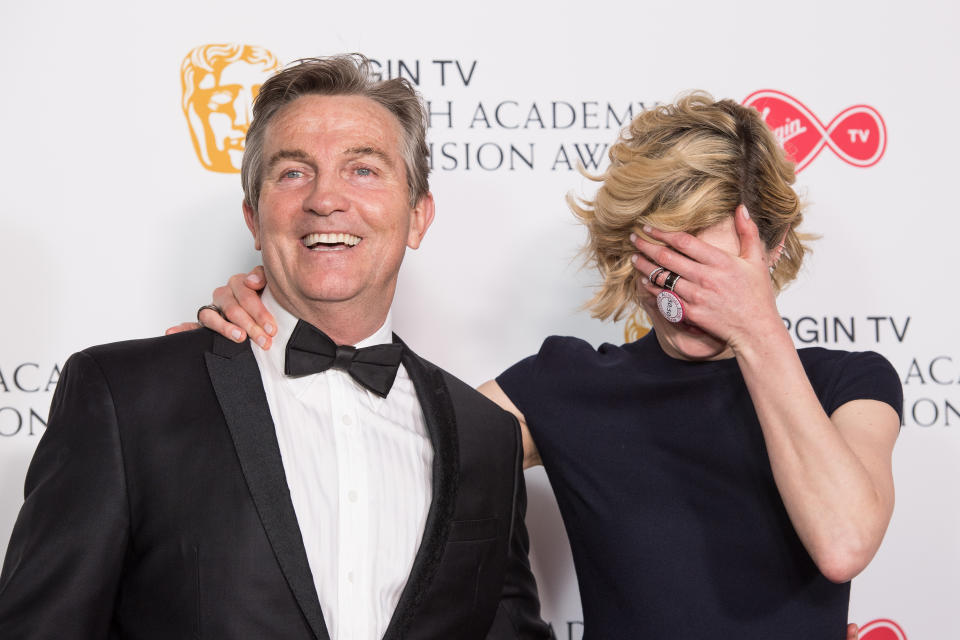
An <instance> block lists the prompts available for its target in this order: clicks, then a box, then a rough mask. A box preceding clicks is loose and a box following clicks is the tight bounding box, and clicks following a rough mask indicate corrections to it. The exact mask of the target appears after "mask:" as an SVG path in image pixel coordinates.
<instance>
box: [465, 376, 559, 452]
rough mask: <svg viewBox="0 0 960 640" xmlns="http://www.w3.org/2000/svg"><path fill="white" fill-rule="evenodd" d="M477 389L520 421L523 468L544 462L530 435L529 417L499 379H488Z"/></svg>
mask: <svg viewBox="0 0 960 640" xmlns="http://www.w3.org/2000/svg"><path fill="white" fill-rule="evenodd" d="M477 391H479V392H480V393H482V394H483V395H485V396H487V397H488V398H490V399H491V400H493V401H494V402H496V403H497V404H498V405H500V408H501V409H503V410H504V411H509V412H510V413H512V414H513V415H514V416H515V417H516V418H517V420H518V421H519V422H520V435H521V436H522V438H523V468H524V469H529V468H530V467H535V466H537V465H538V464H543V462H542V461H541V460H540V452H539V451H537V445H536V443H535V442H534V441H533V436H531V435H530V429H529V427H527V419H526V418H524V417H523V414H522V413H520V409H517V405H515V404H513V401H512V400H510V398H509V397H508V396H507V394H506V393H504V392H503V389H501V388H500V385H499V384H497V381H496V380H487V381H486V382H484V383H483V384H482V385H480V386H479V387H477Z"/></svg>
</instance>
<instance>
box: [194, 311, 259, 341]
mask: <svg viewBox="0 0 960 640" xmlns="http://www.w3.org/2000/svg"><path fill="white" fill-rule="evenodd" d="M197 319H198V320H200V324H201V325H203V326H204V327H206V328H207V329H210V330H211V331H216V332H217V333H219V334H220V335H222V336H223V337H224V338H227V339H229V340H233V341H234V342H243V341H244V340H245V339H246V338H247V334H246V333H245V332H244V331H243V329H241V328H240V327H238V326H237V325H235V324H231V323H230V322H227V321H226V320H224V319H223V318H222V317H220V314H219V313H217V312H216V311H214V310H213V309H210V308H209V307H207V308H204V309H201V310H200V312H199V313H198V314H197Z"/></svg>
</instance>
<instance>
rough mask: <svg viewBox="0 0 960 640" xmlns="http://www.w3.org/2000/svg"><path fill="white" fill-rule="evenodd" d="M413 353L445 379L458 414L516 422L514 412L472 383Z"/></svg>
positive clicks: (435, 373) (509, 422)
mask: <svg viewBox="0 0 960 640" xmlns="http://www.w3.org/2000/svg"><path fill="white" fill-rule="evenodd" d="M411 354H412V355H413V357H415V358H416V359H417V360H419V361H420V364H421V365H423V366H424V367H425V368H426V369H427V370H428V371H431V372H433V373H434V375H436V376H438V377H439V378H440V379H442V380H443V383H444V385H445V386H446V388H447V391H448V392H449V394H450V399H451V401H452V402H453V405H454V407H455V409H456V410H457V413H458V414H464V413H469V414H470V415H472V416H474V417H477V418H480V419H481V420H488V421H489V420H495V421H502V422H504V423H507V424H511V425H512V424H513V423H514V422H515V419H514V417H513V415H512V414H510V413H508V412H507V411H504V410H503V409H502V408H500V406H499V405H497V404H496V403H495V402H493V401H492V400H490V399H489V398H487V397H486V396H485V395H483V394H482V393H480V392H479V391H477V390H476V389H474V388H473V387H472V386H471V385H469V384H467V383H466V382H464V381H463V380H461V379H460V378H458V377H457V376H455V375H453V374H452V373H450V372H449V371H447V370H446V369H444V368H442V367H439V366H437V365H436V364H434V363H432V362H430V361H429V360H426V359H424V358H421V357H420V356H418V355H416V354H413V353H412V352H411Z"/></svg>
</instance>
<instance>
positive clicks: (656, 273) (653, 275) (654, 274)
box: [650, 267, 666, 285]
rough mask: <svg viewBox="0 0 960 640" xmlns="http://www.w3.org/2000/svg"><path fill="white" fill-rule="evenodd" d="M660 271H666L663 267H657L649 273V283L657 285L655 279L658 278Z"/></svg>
mask: <svg viewBox="0 0 960 640" xmlns="http://www.w3.org/2000/svg"><path fill="white" fill-rule="evenodd" d="M661 271H666V269H664V268H663V267H657V268H656V269H654V270H653V271H651V272H650V282H652V283H653V284H654V285H656V284H657V277H659V276H660V272H661Z"/></svg>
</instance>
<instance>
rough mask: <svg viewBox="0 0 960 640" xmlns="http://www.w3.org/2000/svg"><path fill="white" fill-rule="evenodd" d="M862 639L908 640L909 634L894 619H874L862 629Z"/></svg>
mask: <svg viewBox="0 0 960 640" xmlns="http://www.w3.org/2000/svg"><path fill="white" fill-rule="evenodd" d="M860 640H907V634H906V633H904V631H903V629H901V628H900V625H898V624H897V623H896V622H894V621H893V620H874V621H873V622H868V623H867V624H865V625H863V627H862V628H861V629H860Z"/></svg>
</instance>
